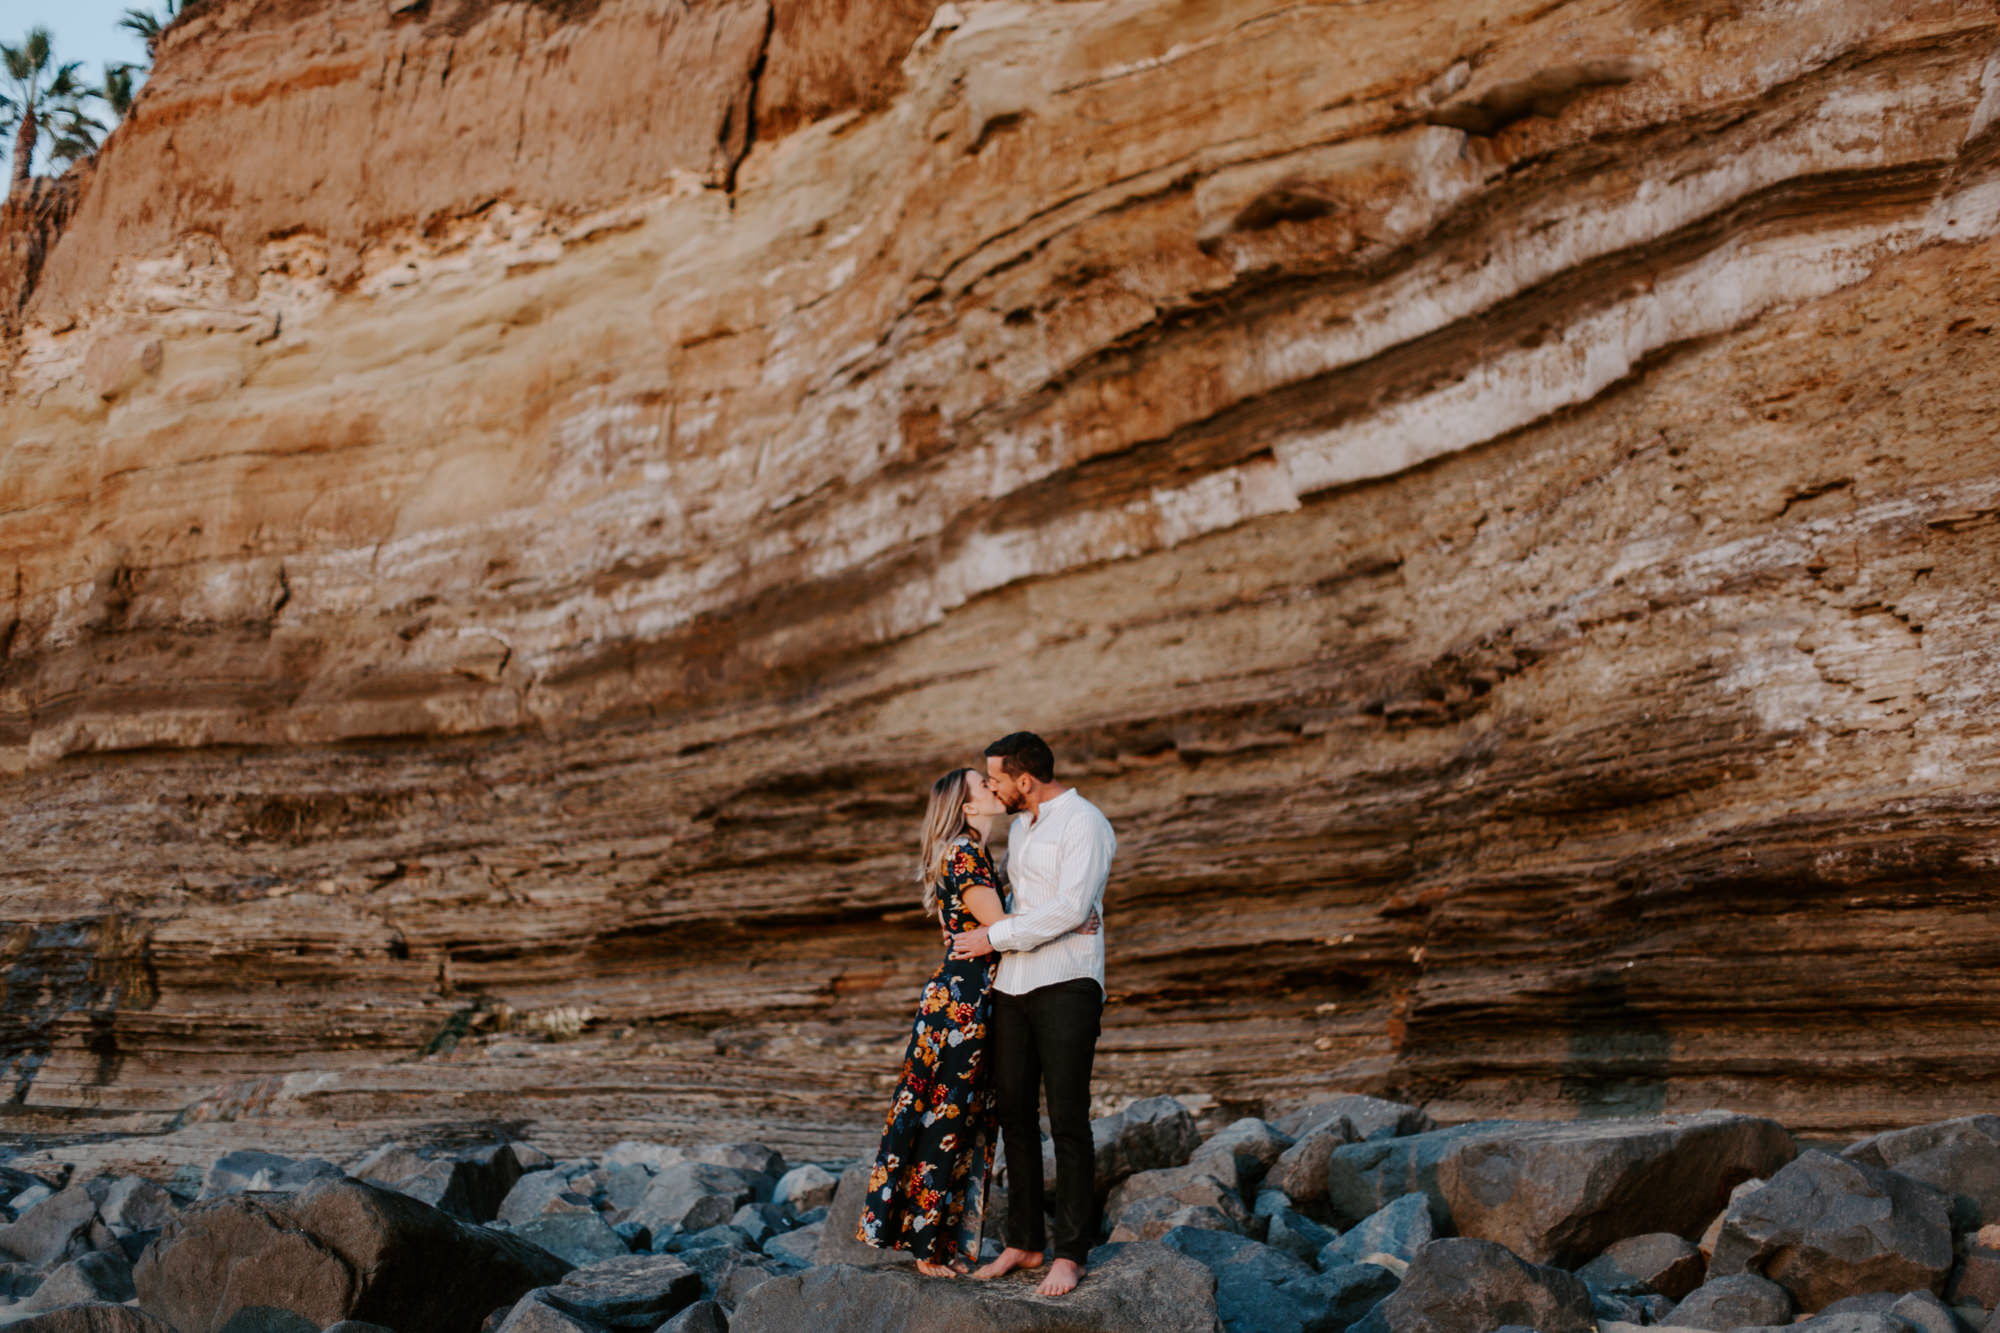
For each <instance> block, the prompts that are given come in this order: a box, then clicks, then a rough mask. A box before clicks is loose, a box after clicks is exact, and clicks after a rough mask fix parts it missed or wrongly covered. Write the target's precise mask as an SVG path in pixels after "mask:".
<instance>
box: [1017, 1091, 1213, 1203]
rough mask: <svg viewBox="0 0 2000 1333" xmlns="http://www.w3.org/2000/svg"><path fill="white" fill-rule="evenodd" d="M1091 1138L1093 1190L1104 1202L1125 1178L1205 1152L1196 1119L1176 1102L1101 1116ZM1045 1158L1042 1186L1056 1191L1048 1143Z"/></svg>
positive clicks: (1146, 1102) (1147, 1101)
mask: <svg viewBox="0 0 2000 1333" xmlns="http://www.w3.org/2000/svg"><path fill="white" fill-rule="evenodd" d="M1090 1137H1091V1144H1092V1148H1093V1150H1094V1152H1095V1154H1096V1166H1097V1171H1096V1180H1095V1182H1094V1185H1093V1188H1094V1189H1095V1190H1096V1193H1097V1197H1098V1198H1100V1199H1101V1198H1103V1197H1104V1196H1105V1195H1107V1194H1109V1193H1110V1192H1111V1188H1112V1186H1114V1185H1116V1184H1117V1183H1118V1182H1119V1181H1121V1180H1123V1179H1125V1177H1127V1176H1130V1175H1134V1174H1136V1173H1138V1172H1140V1171H1158V1170H1161V1169H1162V1168H1165V1167H1174V1166H1182V1165H1185V1164H1186V1162H1187V1160H1188V1158H1190V1157H1192V1156H1193V1155H1194V1153H1195V1150H1196V1149H1197V1148H1199V1147H1201V1131H1200V1130H1199V1129H1197V1128H1196V1127H1195V1123H1194V1116H1193V1115H1192V1114H1190V1113H1189V1111H1188V1109H1187V1108H1186V1107H1185V1106H1182V1105H1181V1104H1180V1103H1179V1102H1177V1101H1175V1100H1174V1099H1173V1098H1172V1097H1147V1098H1144V1099H1142V1100H1140V1101H1136V1102H1133V1103H1132V1104H1131V1105H1130V1106H1128V1107H1126V1108H1125V1109H1124V1110H1122V1111H1119V1112H1118V1113H1116V1114H1115V1115H1107V1116H1100V1117H1098V1118H1097V1119H1096V1120H1093V1121H1091V1122H1090ZM1042 1155H1043V1167H1042V1173H1043V1184H1044V1186H1045V1187H1047V1188H1050V1189H1053V1188H1054V1187H1055V1150H1054V1146H1053V1145H1052V1144H1049V1143H1047V1142H1046V1141H1045V1142H1044V1143H1043V1144H1042Z"/></svg>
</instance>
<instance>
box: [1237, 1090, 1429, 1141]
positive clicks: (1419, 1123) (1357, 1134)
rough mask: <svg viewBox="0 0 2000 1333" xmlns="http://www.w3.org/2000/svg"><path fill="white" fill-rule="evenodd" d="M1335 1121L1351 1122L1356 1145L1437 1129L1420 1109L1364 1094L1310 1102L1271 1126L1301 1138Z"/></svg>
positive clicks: (1278, 1119)
mask: <svg viewBox="0 0 2000 1333" xmlns="http://www.w3.org/2000/svg"><path fill="white" fill-rule="evenodd" d="M1336 1120H1345V1121H1346V1122H1347V1123H1348V1126H1349V1128H1350V1129H1351V1130H1352V1131H1353V1136H1354V1140H1355V1141H1356V1142H1362V1141H1365V1140H1368V1139H1382V1138H1395V1137H1399V1136H1401V1135H1405V1134H1422V1133H1425V1132H1427V1131H1429V1130H1433V1129H1436V1128H1437V1124H1436V1122H1435V1121H1433V1120H1432V1119H1431V1118H1430V1116H1428V1115H1426V1114H1425V1113H1424V1111H1423V1110H1422V1109H1421V1108H1419V1107H1415V1106H1408V1105H1405V1104H1404V1103H1402V1102H1392V1101H1385V1100H1384V1099H1382V1098H1380V1097H1369V1096H1364V1095H1363V1094H1361V1093H1347V1094H1344V1095H1342V1096H1338V1097H1325V1098H1321V1099H1319V1100H1317V1101H1313V1102H1309V1103H1307V1104H1306V1105H1304V1106H1301V1107H1299V1108H1297V1109H1296V1110H1293V1111H1291V1112H1289V1113H1288V1114H1285V1115H1281V1116H1279V1117H1278V1118H1277V1120H1275V1121H1273V1122H1272V1123H1273V1124H1274V1125H1276V1126H1277V1128H1278V1129H1279V1130H1280V1131H1282V1132H1283V1133H1286V1134H1290V1135H1291V1136H1292V1137H1293V1138H1295V1139H1301V1138H1304V1137H1305V1136H1306V1135H1307V1134H1309V1133H1311V1132H1312V1131H1313V1130H1315V1129H1317V1128H1319V1127H1320V1126H1321V1125H1330V1124H1332V1123H1333V1122H1334V1121H1336Z"/></svg>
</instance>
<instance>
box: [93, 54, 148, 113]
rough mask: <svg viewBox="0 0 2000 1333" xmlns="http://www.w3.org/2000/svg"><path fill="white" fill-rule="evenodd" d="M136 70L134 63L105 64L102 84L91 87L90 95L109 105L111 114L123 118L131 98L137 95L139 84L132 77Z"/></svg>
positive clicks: (129, 107) (130, 105) (130, 103)
mask: <svg viewBox="0 0 2000 1333" xmlns="http://www.w3.org/2000/svg"><path fill="white" fill-rule="evenodd" d="M137 70H138V66H136V65H106V66H105V67H104V82H103V85H102V86H101V87H98V88H94V89H92V90H91V94H90V95H91V96H92V97H95V98H96V99H97V100H98V101H100V102H102V103H104V105H106V106H108V107H110V108H111V114H112V115H114V116H116V117H118V119H120V120H123V119H125V113H126V112H127V111H130V110H131V109H132V99H133V98H134V97H137V96H138V95H139V85H138V83H137V82H136V81H135V80H134V79H133V77H132V76H133V74H134V73H135V72H137Z"/></svg>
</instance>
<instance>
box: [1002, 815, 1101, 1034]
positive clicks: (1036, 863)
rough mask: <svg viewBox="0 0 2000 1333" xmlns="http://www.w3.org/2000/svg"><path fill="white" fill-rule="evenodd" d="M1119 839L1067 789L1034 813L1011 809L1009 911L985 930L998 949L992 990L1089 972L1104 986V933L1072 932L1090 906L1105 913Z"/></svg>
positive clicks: (1017, 991)
mask: <svg viewBox="0 0 2000 1333" xmlns="http://www.w3.org/2000/svg"><path fill="white" fill-rule="evenodd" d="M1117 850H1118V839H1117V837H1116V836H1115V835H1113V833H1112V832H1111V822H1110V821H1109V820H1107V819H1106V818H1105V817H1104V812H1103V811H1101V810H1099V809H1098V808H1097V807H1096V806H1094V805H1092V804H1091V803H1090V802H1089V801H1086V800H1084V799H1083V797H1081V796H1079V795H1078V794H1077V792H1076V789H1075V788H1073V787H1072V788H1070V789H1069V790H1067V791H1065V792H1064V793H1063V794H1062V795H1060V796H1058V797H1056V798H1055V799H1054V800H1053V801H1050V802H1049V803H1048V804H1046V805H1044V806H1043V807H1042V809H1041V815H1040V817H1039V818H1037V819H1034V820H1030V819H1029V818H1028V816H1027V815H1025V814H1022V815H1016V816H1015V818H1014V822H1013V824H1012V825H1011V826H1010V827H1009V829H1008V832H1007V877H1008V879H1009V880H1010V881H1011V883H1012V888H1013V893H1014V914H1013V915H1012V916H1010V917H1008V918H1007V919H1006V920H1004V921H996V922H994V923H993V926H992V928H991V929H990V930H988V931H987V932H986V938H987V940H988V941H989V942H990V943H991V944H992V945H993V947H994V949H995V950H997V951H998V952H999V954H1000V970H999V972H998V973H997V974H996V975H995V976H994V978H993V986H994V988H995V989H996V990H1001V991H1005V992H1006V993H1007V994H1009V995H1025V994H1027V993H1028V992H1029V991H1031V990H1036V989H1038V988H1040V987H1042V986H1052V985H1054V984H1055V983H1056V982H1058V981H1073V980H1075V979H1077V978H1079V977H1090V978H1091V979H1093V980H1094V981H1096V982H1097V985H1098V987H1099V989H1102V988H1103V986H1104V935H1105V932H1104V930H1103V928H1102V927H1101V926H1100V928H1099V929H1098V932H1097V933H1096V934H1095V935H1079V934H1076V933H1075V932H1076V928H1077V927H1078V926H1080V925H1082V924H1083V923H1084V922H1085V921H1086V920H1088V919H1089V917H1090V913H1091V909H1092V908H1095V909H1097V913H1098V916H1099V918H1100V919H1101V918H1102V917H1103V914H1104V883H1105V880H1107V879H1108V878H1109V877H1110V875H1111V857H1112V855H1113V854H1114V853H1115V852H1117Z"/></svg>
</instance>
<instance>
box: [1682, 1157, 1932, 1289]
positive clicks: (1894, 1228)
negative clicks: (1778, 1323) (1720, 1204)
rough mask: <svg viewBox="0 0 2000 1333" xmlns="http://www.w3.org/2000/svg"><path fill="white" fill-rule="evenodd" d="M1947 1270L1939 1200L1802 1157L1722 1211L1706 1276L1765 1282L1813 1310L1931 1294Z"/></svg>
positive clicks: (1900, 1178) (1863, 1170)
mask: <svg viewBox="0 0 2000 1333" xmlns="http://www.w3.org/2000/svg"><path fill="white" fill-rule="evenodd" d="M1951 1268H1952V1231H1951V1216H1950V1210H1949V1207H1948V1204H1947V1201H1946V1197H1945V1195H1944V1194H1943V1192H1942V1191H1939V1190H1936V1189H1933V1188H1931V1187H1930V1186H1928V1185H1925V1184H1922V1183H1921V1182H1919V1181H1916V1180H1912V1179H1910V1178H1909V1177H1908V1176H1904V1175H1902V1174H1900V1173H1898V1172H1895V1171H1885V1170H1882V1169H1881V1168H1879V1167H1872V1166H1867V1165H1864V1164H1862V1163H1861V1162H1858V1161H1855V1160H1854V1159H1852V1158H1846V1157H1835V1156H1833V1155H1831V1154H1829V1153H1823V1152H1809V1153H1805V1154H1803V1155H1801V1156H1800V1157H1799V1158H1798V1159H1797V1160H1796V1161H1794V1162H1792V1163H1791V1164H1790V1165H1788V1166H1786V1167H1785V1168H1784V1169H1783V1170H1781V1171H1779V1172H1778V1173H1777V1174H1776V1175H1774V1176H1772V1177H1771V1179H1770V1181H1769V1182H1768V1183H1766V1184H1765V1185H1764V1187H1763V1188H1762V1189H1758V1190H1753V1191H1752V1192H1751V1193H1749V1194H1746V1195H1744V1196H1743V1197H1741V1198H1739V1199H1738V1200H1737V1201H1736V1202H1735V1203H1733V1204H1731V1205H1730V1207H1729V1211H1728V1213H1727V1215H1726V1217H1725V1218H1724V1221H1723V1226H1722V1235H1721V1238H1720V1239H1719V1240H1717V1241H1716V1244H1715V1255H1714V1257H1713V1258H1712V1259H1711V1260H1710V1262H1709V1266H1708V1271H1709V1273H1710V1275H1711V1276H1712V1277H1713V1276H1718V1275H1726V1274H1731V1273H1755V1274H1760V1275H1762V1276H1766V1277H1769V1278H1771V1279H1773V1280H1774V1281H1776V1282H1778V1283H1780V1284H1781V1285H1783V1286H1784V1287H1785V1289H1786V1290H1788V1291H1789V1292H1791V1294H1792V1297H1793V1299H1794V1300H1796V1301H1797V1302H1798V1304H1799V1305H1800V1306H1801V1307H1802V1308H1804V1309H1808V1310H1817V1309H1821V1308H1823V1307H1825V1306H1827V1305H1830V1304H1832V1303H1833V1302H1834V1301H1837V1300H1839V1299H1840V1298H1841V1297H1843V1296H1853V1295H1858V1294H1860V1293H1863V1292H1870V1291H1902V1292H1909V1291H1933V1292H1935V1291H1937V1290H1939V1289H1941V1288H1942V1287H1943V1285H1944V1281H1945V1278H1946V1276H1947V1275H1948V1274H1949V1273H1950V1272H1951ZM1743 1322H1751V1321H1747V1320H1746V1321H1743Z"/></svg>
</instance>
